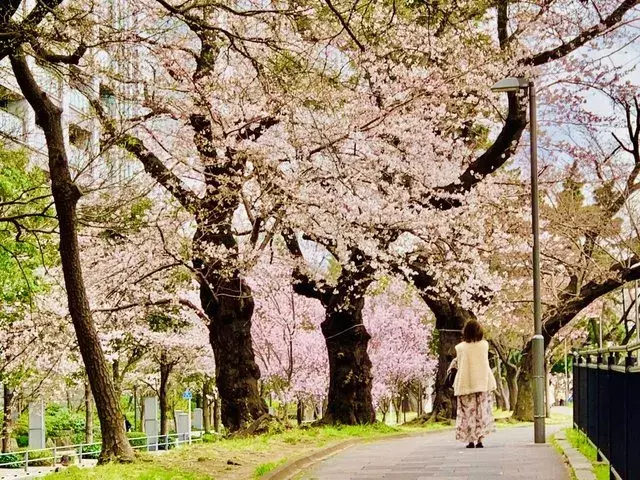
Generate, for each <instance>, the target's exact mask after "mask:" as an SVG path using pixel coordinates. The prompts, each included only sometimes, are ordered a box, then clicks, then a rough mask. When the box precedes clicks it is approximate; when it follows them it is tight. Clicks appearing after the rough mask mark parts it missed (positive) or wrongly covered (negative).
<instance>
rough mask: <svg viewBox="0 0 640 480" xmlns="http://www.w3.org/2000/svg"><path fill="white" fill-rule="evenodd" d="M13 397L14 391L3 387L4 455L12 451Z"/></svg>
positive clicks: (5, 385) (4, 385) (5, 386)
mask: <svg viewBox="0 0 640 480" xmlns="http://www.w3.org/2000/svg"><path fill="white" fill-rule="evenodd" d="M13 397H14V390H13V389H12V388H10V387H8V386H7V384H6V383H5V384H3V385H2V399H3V412H2V414H3V416H2V453H7V452H9V450H11V430H12V429H13Z"/></svg>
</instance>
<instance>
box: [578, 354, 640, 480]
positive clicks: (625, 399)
mask: <svg viewBox="0 0 640 480" xmlns="http://www.w3.org/2000/svg"><path fill="white" fill-rule="evenodd" d="M638 352H640V343H634V344H632V345H626V346H621V347H609V348H602V349H597V350H586V351H582V352H576V353H575V354H574V355H575V361H574V362H573V421H574V424H575V426H576V427H577V428H578V429H580V430H582V431H583V432H584V433H585V434H586V435H587V437H588V438H589V440H590V441H591V443H593V445H594V446H595V447H596V449H597V451H598V457H599V458H600V459H602V458H604V459H606V460H608V462H609V465H610V471H611V474H610V477H611V478H612V479H614V478H620V479H622V480H636V479H640V455H639V454H638V446H639V445H640V366H638Z"/></svg>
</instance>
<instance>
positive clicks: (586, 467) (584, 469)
mask: <svg viewBox="0 0 640 480" xmlns="http://www.w3.org/2000/svg"><path fill="white" fill-rule="evenodd" d="M554 439H555V441H556V443H557V444H558V446H559V447H560V449H561V450H562V455H563V456H564V458H565V459H566V460H567V463H568V464H569V467H571V470H573V473H574V475H575V476H576V479H577V480H596V474H595V473H593V464H592V463H591V461H590V460H589V459H588V458H587V457H585V456H584V455H583V454H582V453H580V451H579V450H578V449H576V448H573V447H572V446H571V444H570V443H569V441H568V440H567V437H566V435H565V434H564V430H560V431H559V432H558V433H556V434H555V435H554Z"/></svg>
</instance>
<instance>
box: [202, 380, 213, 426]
mask: <svg viewBox="0 0 640 480" xmlns="http://www.w3.org/2000/svg"><path fill="white" fill-rule="evenodd" d="M210 396H211V381H210V380H209V377H205V379H204V382H203V383H202V428H204V433H209V432H210V431H211V400H209V397H210Z"/></svg>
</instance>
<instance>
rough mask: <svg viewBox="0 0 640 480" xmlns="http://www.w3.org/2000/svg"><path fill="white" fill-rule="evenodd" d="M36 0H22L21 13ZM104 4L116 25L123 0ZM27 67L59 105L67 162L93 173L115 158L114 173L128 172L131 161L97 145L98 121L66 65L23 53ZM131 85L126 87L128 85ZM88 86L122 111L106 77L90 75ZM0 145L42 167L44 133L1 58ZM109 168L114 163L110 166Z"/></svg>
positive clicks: (103, 57) (105, 59) (106, 59)
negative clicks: (19, 151) (26, 155)
mask: <svg viewBox="0 0 640 480" xmlns="http://www.w3.org/2000/svg"><path fill="white" fill-rule="evenodd" d="M35 1H36V0H26V1H24V2H23V5H22V11H21V12H19V15H24V14H26V13H27V12H29V11H30V10H31V8H32V7H33V4H34V3H35ZM105 3H106V5H107V6H106V9H107V10H106V11H107V12H109V17H110V19H109V20H107V21H111V22H113V23H114V26H119V25H121V24H122V22H123V20H122V19H123V18H125V17H126V15H125V9H126V3H127V2H126V0H110V1H108V2H105ZM91 56H92V57H91V58H92V61H95V62H100V63H102V64H105V63H113V60H112V58H111V57H110V55H109V54H108V53H107V52H95V51H94V52H91ZM119 58H129V60H135V58H136V56H135V55H128V57H125V56H124V55H122V56H119ZM28 62H29V64H30V66H31V69H32V72H33V74H34V76H35V77H36V80H37V81H38V83H39V85H40V86H41V88H43V90H44V91H45V92H46V93H47V94H48V95H49V97H50V98H51V100H52V101H53V102H54V103H56V104H57V105H58V106H60V107H61V109H62V112H63V113H62V122H63V129H64V135H65V142H66V145H67V152H68V155H69V163H70V165H71V167H72V169H73V170H75V171H76V172H77V173H82V174H87V175H92V174H96V173H97V171H96V170H97V169H98V170H99V169H101V167H100V165H102V167H104V166H105V162H116V161H118V162H119V163H120V165H119V166H118V168H117V169H116V170H117V174H118V175H119V176H125V177H126V176H129V175H131V174H132V168H133V166H132V162H130V161H126V155H124V153H123V152H117V151H114V149H110V151H109V152H108V153H107V154H104V155H103V154H102V152H101V146H100V137H101V128H100V122H99V121H98V120H97V118H96V117H95V114H94V112H93V111H92V108H91V105H90V102H89V99H88V98H87V97H86V96H85V95H84V94H83V93H82V92H81V91H80V88H76V87H75V86H74V81H73V78H72V75H71V71H70V68H69V67H67V66H61V67H53V66H50V65H44V64H42V63H40V62H38V61H37V60H36V59H35V58H31V57H29V58H28ZM111 68H112V70H114V71H117V70H121V69H131V68H132V65H112V66H111ZM81 88H82V90H83V91H87V85H83V86H82V87H81ZM127 88H131V87H127ZM88 89H89V90H90V91H92V92H94V93H96V94H99V95H100V98H101V101H102V102H103V105H104V106H105V108H106V109H107V111H109V112H111V113H113V114H122V113H123V111H124V110H127V109H130V108H131V107H129V106H127V105H125V104H120V105H117V104H116V96H115V94H114V93H113V92H114V91H115V87H114V86H112V85H109V82H108V81H105V80H104V79H103V80H101V79H100V78H94V79H91V81H90V85H89V86H88ZM0 144H2V145H4V146H5V147H9V148H23V149H26V150H27V152H28V153H29V155H30V156H31V159H32V161H34V162H37V163H38V164H39V165H42V167H43V168H46V165H47V162H46V154H47V148H46V143H45V137H44V132H43V131H42V129H41V128H40V127H38V126H37V125H36V122H35V113H34V111H33V110H32V108H31V106H30V105H29V104H28V102H27V101H26V100H25V98H24V97H23V95H22V93H21V91H20V88H19V86H18V84H17V82H16V79H15V78H14V76H13V72H12V70H11V65H10V62H9V59H8V58H5V59H4V60H3V61H1V62H0ZM111 167H113V166H111Z"/></svg>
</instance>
